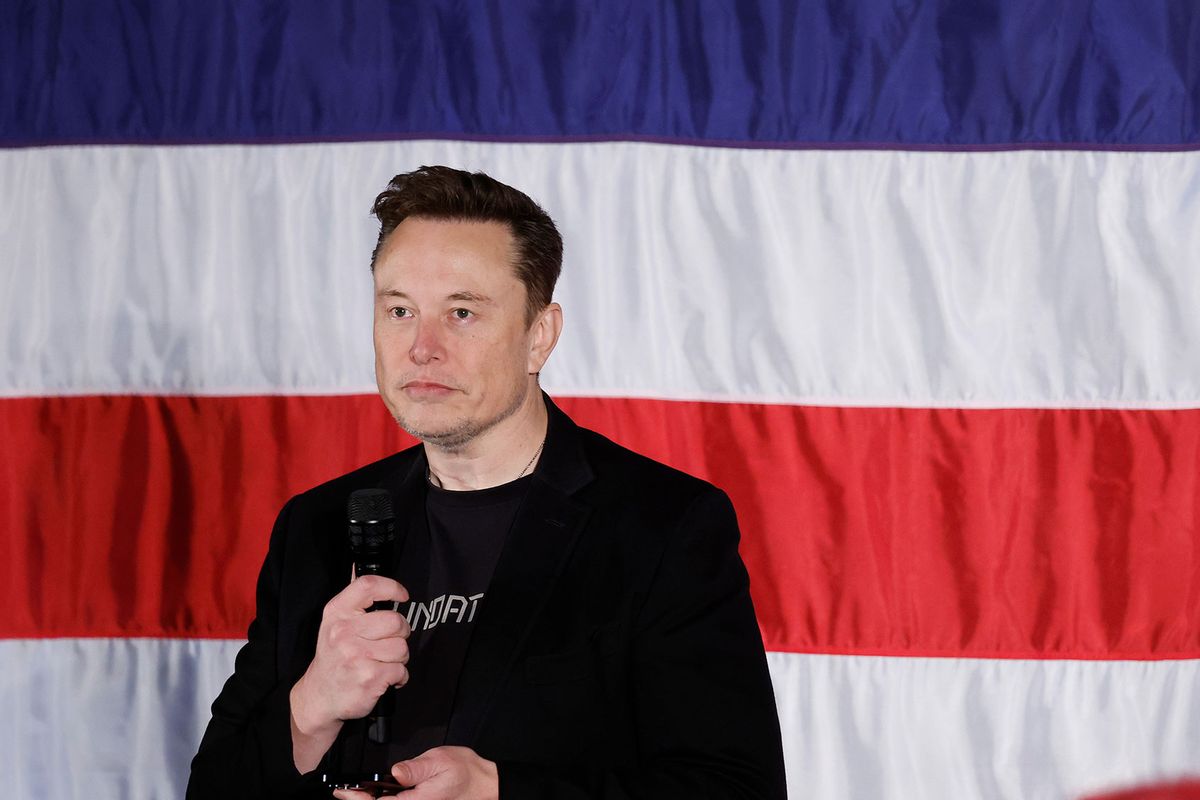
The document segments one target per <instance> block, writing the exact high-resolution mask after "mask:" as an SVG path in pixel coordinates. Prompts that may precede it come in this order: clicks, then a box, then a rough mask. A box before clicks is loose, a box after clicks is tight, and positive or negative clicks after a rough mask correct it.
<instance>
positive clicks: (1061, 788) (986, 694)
mask: <svg viewBox="0 0 1200 800" xmlns="http://www.w3.org/2000/svg"><path fill="white" fill-rule="evenodd" d="M768 660H769V663H770V667H771V676H772V679H773V681H774V683H775V692H776V701H777V704H778V706H779V716H780V724H781V725H782V728H783V739H784V753H785V759H786V762H787V771H788V785H789V786H790V787H791V791H792V794H793V796H796V797H819V798H830V799H832V798H856V799H857V798H862V799H863V800H867V798H879V797H888V798H912V797H922V798H924V797H928V798H952V797H953V798H967V797H970V798H1006V799H1007V798H1011V799H1012V800H1038V799H1039V798H1045V799H1046V800H1051V799H1053V800H1063V799H1064V798H1072V797H1079V796H1081V795H1083V794H1084V793H1091V792H1096V791H1101V790H1105V789H1109V790H1111V789H1113V788H1119V787H1125V786H1129V785H1136V784H1138V783H1141V782H1148V781H1159V780H1163V779H1165V778H1169V777H1173V776H1178V775H1185V774H1187V773H1189V772H1192V773H1194V772H1195V771H1196V769H1197V767H1198V765H1200V764H1198V762H1197V755H1196V754H1197V753H1200V715H1198V714H1197V713H1196V709H1197V708H1200V661H1034V660H1008V659H1005V660H989V659H954V658H894V657H872V656H829V655H798V654H789V653H768Z"/></svg>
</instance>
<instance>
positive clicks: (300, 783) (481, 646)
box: [188, 398, 785, 800]
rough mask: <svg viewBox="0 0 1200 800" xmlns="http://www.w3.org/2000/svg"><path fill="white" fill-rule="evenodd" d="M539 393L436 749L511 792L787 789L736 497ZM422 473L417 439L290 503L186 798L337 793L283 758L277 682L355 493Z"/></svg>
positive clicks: (408, 482) (313, 613)
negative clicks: (541, 413) (527, 449)
mask: <svg viewBox="0 0 1200 800" xmlns="http://www.w3.org/2000/svg"><path fill="white" fill-rule="evenodd" d="M546 404H547V408H548V409H549V413H550V422H549V430H548V434H547V439H546V445H545V449H544V452H543V454H542V457H541V460H540V462H539V463H538V466H537V468H536V469H535V470H534V473H533V480H532V485H531V488H530V490H529V495H528V496H527V498H526V500H525V502H524V504H523V506H522V507H521V510H520V511H519V512H518V516H517V519H516V522H515V523H514V525H513V529H512V532H511V533H510V535H509V540H508V542H507V543H506V545H505V548H504V551H503V553H502V554H501V557H500V561H499V563H498V564H497V566H496V571H495V574H494V576H493V578H492V583H491V585H490V586H489V588H488V590H487V597H486V600H485V602H484V603H483V604H482V605H481V606H480V612H479V617H478V619H477V620H476V626H475V630H474V633H473V636H472V639H471V643H470V647H469V649H468V652H467V656H466V660H465V662H464V665H463V671H462V674H461V677H460V679H459V687H458V692H457V696H456V701H455V710H454V714H453V717H452V719H451V721H450V727H449V732H448V737H447V744H459V745H465V746H468V747H471V748H473V749H474V750H475V751H476V752H478V753H479V754H480V755H481V756H483V757H485V758H488V759H491V760H493V761H495V762H497V764H498V766H499V775H500V795H501V797H502V798H506V799H507V798H614V799H615V798H654V800H663V798H689V800H692V799H693V798H717V797H730V798H733V797H737V798H755V799H756V800H759V799H761V798H782V797H784V796H785V789H784V776H783V756H782V749H781V746H780V738H779V722H778V718H777V715H776V711H775V701H774V696H773V693H772V688H771V682H770V676H769V674H768V672H767V666H766V659H765V656H764V653H763V645H762V639H761V637H760V635H759V630H758V626H757V623H756V622H755V618H754V610H753V608H752V606H751V603H750V594H749V580H748V578H747V575H746V570H745V567H744V566H743V564H742V561H741V559H740V558H739V557H738V554H737V542H738V528H737V521H736V519H735V517H734V512H733V508H732V506H731V505H730V503H729V500H728V498H727V497H726V496H725V494H724V493H723V492H721V491H720V490H718V489H716V488H715V487H713V486H712V485H710V484H708V483H705V482H704V481H701V480H699V479H697V478H693V477H690V476H688V475H685V474H684V473H681V472H678V471H676V470H673V469H670V468H669V467H666V466H664V465H662V464H659V463H657V462H654V461H651V460H650V459H647V458H644V457H642V456H639V455H637V454H635V453H633V452H631V451H629V450H626V449H624V448H622V447H619V446H617V445H616V444H614V443H612V442H611V441H609V440H608V439H605V438H604V437H602V436H600V435H599V434H596V433H593V432H592V431H588V430H585V429H582V428H579V427H577V426H576V425H575V424H574V423H573V422H571V420H570V419H569V418H568V417H567V416H566V415H565V414H563V413H562V412H561V411H559V410H558V408H557V407H556V406H555V405H554V404H553V403H552V402H551V401H550V399H549V398H546ZM425 470H426V461H425V455H424V449H423V448H421V447H419V446H418V447H414V448H410V449H408V450H405V451H403V452H401V453H397V454H396V455H394V456H391V457H389V458H386V459H383V460H382V461H379V462H376V463H374V464H371V465H369V466H366V467H363V468H362V469H359V470H356V471H354V472H352V473H350V474H348V475H345V476H343V477H341V478H338V479H336V480H333V481H331V482H329V483H326V484H323V485H322V486H318V487H317V488H315V489H312V490H311V491H308V492H305V493H304V494H301V495H298V496H296V497H294V498H292V500H290V501H289V502H288V503H287V505H286V506H285V507H284V509H283V511H282V512H281V513H280V515H279V519H278V521H277V522H276V525H275V529H274V532H273V533H272V535H271V544H270V550H269V552H268V554H267V558H266V562H265V563H264V565H263V569H262V573H261V575H260V576H259V581H258V596H257V602H258V607H257V616H256V617H255V619H254V622H253V623H251V625H250V629H249V634H248V640H249V641H248V642H247V644H246V645H245V646H244V647H243V648H242V650H241V651H240V652H239V653H238V656H237V661H236V666H235V670H234V674H233V676H232V677H231V678H230V679H229V680H228V682H227V683H226V684H225V687H224V688H223V689H222V691H221V694H220V695H219V696H218V697H217V699H216V701H215V702H214V703H213V707H212V711H213V717H212V721H211V722H210V723H209V725H208V729H207V731H206V732H205V734H204V739H203V741H202V742H201V745H200V750H199V752H198V753H197V754H196V757H195V759H194V760H193V761H192V775H191V780H190V782H189V785H188V797H189V798H208V797H213V798H218V797H219V798H227V797H241V796H246V797H274V796H279V797H310V796H311V797H328V793H327V792H325V791H324V790H323V789H322V788H321V787H320V785H319V784H318V783H317V781H316V776H315V775H314V774H309V775H306V776H301V775H298V774H297V772H296V769H295V767H294V765H293V762H292V751H291V731H290V727H289V724H290V723H289V708H288V692H289V691H290V690H291V687H292V685H293V684H294V683H295V682H296V681H297V680H298V679H299V678H300V676H301V675H302V674H303V673H304V670H305V669H306V668H307V666H308V663H309V661H310V660H311V658H312V654H313V650H314V648H315V646H316V637H317V630H318V628H319V626H320V621H321V611H322V608H323V606H324V604H325V602H326V601H327V600H328V599H329V598H330V597H332V596H333V595H334V594H336V593H337V592H338V591H340V590H341V589H342V588H343V587H344V586H345V584H346V581H347V576H348V575H349V573H350V554H349V548H348V544H347V541H346V538H347V537H346V533H345V526H346V523H345V508H346V500H347V497H348V496H349V494H350V493H351V492H352V491H354V490H355V489H361V488H366V487H383V488H387V489H389V490H391V491H392V492H393V493H394V494H395V496H396V500H397V507H398V508H405V507H411V506H409V505H407V504H410V503H412V502H416V501H419V498H420V497H421V492H422V490H423V487H422V481H424V480H425V474H426V472H425ZM400 516H403V515H400ZM401 691H403V690H401Z"/></svg>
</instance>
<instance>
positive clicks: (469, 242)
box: [375, 218, 557, 450]
mask: <svg viewBox="0 0 1200 800" xmlns="http://www.w3.org/2000/svg"><path fill="white" fill-rule="evenodd" d="M513 261H514V243H513V238H512V234H511V233H510V232H509V229H508V226H506V225H503V224H501V223H496V222H456V221H447V220H436V219H422V218H409V219H406V220H405V221H404V222H402V223H400V225H398V226H397V227H396V229H395V230H394V231H392V233H391V235H389V236H388V238H387V240H386V241H385V242H384V246H383V250H382V251H381V252H380V254H379V257H378V259H377V260H376V263H375V380H376V382H377V383H378V385H379V393H380V395H382V397H383V402H384V403H385V404H386V405H387V407H388V410H389V411H391V412H392V416H393V417H395V418H396V421H397V422H398V423H400V426H401V427H402V428H404V429H405V430H406V431H408V432H409V433H411V434H412V435H413V436H416V437H417V438H418V439H421V440H422V441H426V442H429V443H431V444H435V445H439V446H441V447H445V448H447V449H450V450H457V449H461V448H462V447H463V446H464V445H466V444H467V443H468V442H470V441H471V440H472V439H474V438H475V437H476V436H478V435H479V434H481V433H484V432H485V431H488V430H490V429H491V428H492V427H493V426H495V425H496V424H498V423H500V422H503V421H504V420H505V419H507V418H509V417H510V416H511V415H512V414H513V413H514V412H516V411H517V410H518V409H519V408H521V405H522V403H523V402H524V401H525V400H526V398H527V397H528V395H529V393H530V392H531V391H536V390H537V384H536V379H535V377H534V373H537V372H538V371H539V370H541V368H542V365H543V363H544V362H545V360H546V358H547V357H548V356H549V354H550V349H551V348H553V346H554V342H553V341H550V343H549V347H546V346H544V345H545V342H544V341H543V339H544V334H545V330H544V328H545V325H544V321H543V320H541V317H539V320H536V321H535V322H534V324H533V325H532V326H527V325H526V324H525V296H526V295H525V286H524V284H522V283H521V281H520V280H519V279H518V278H517V276H516V273H515V272H514V270H513V266H512V265H513ZM543 313H545V312H543ZM554 333H555V337H554V338H556V334H557V330H555V331H554Z"/></svg>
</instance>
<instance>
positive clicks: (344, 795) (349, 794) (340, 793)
mask: <svg viewBox="0 0 1200 800" xmlns="http://www.w3.org/2000/svg"><path fill="white" fill-rule="evenodd" d="M333 796H334V797H336V798H338V800H374V799H373V798H372V797H371V795H369V794H367V793H366V792H359V791H356V790H354V789H338V790H337V791H335V792H334V793H333Z"/></svg>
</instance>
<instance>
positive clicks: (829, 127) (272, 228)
mask: <svg viewBox="0 0 1200 800" xmlns="http://www.w3.org/2000/svg"><path fill="white" fill-rule="evenodd" d="M422 164H448V165H452V166H457V167H462V168H467V169H472V170H476V169H478V170H484V171H486V172H488V173H490V174H492V175H493V176H495V177H497V178H499V179H500V180H503V181H505V182H508V183H511V184H513V185H515V186H517V187H519V188H521V189H522V190H524V191H526V192H527V193H528V194H530V195H531V196H532V197H534V198H535V199H537V200H538V201H539V202H541V203H542V204H543V205H544V206H545V207H546V209H547V210H548V211H549V212H550V214H551V215H552V216H553V217H554V218H555V220H556V221H557V222H558V223H559V225H560V228H561V229H562V232H563V235H564V238H565V241H566V259H565V267H564V272H563V278H562V281H561V283H560V286H559V290H558V292H557V295H556V299H558V300H559V301H560V302H561V303H562V305H563V307H564V309H565V316H566V328H565V331H564V334H563V338H562V340H561V341H560V343H559V346H558V349H557V351H556V352H555V353H554V355H553V356H552V358H551V361H550V365H549V367H548V368H547V369H546V371H545V372H544V373H543V385H544V387H545V388H546V389H547V391H548V392H549V393H550V394H551V395H552V396H553V397H555V398H556V400H557V401H559V402H560V405H561V406H562V407H563V408H564V410H566V411H567V412H568V413H569V414H571V415H572V416H573V417H574V418H575V420H576V421H578V422H579V423H581V424H583V425H585V426H588V427H592V428H594V429H596V430H599V431H601V432H602V433H604V434H606V435H608V436H610V437H611V438H613V439H615V440H617V441H618V442H620V443H622V444H625V445H626V446H628V447H631V448H633V449H635V450H638V451H640V452H643V453H646V454H648V455H650V456H652V457H655V458H658V459H660V460H662V461H665V462H667V463H669V464H672V465H674V466H677V467H680V468H682V469H685V470H687V471H689V472H692V473H694V474H697V475H700V476H701V477H704V478H706V479H708V480H710V481H712V482H714V483H716V484H717V485H718V486H720V487H722V488H723V489H725V490H726V491H727V492H728V493H729V494H730V496H731V497H732V499H733V501H734V504H735V506H736V508H737V511H738V515H739V520H740V523H741V527H742V534H743V539H742V555H743V558H744V559H745V561H746V563H747V566H748V567H749V570H750V574H751V580H752V592H753V597H754V601H755V606H756V609H757V612H758V616H759V621H760V624H761V626H762V632H763V637H764V641H765V643H766V646H767V649H768V660H769V663H770V668H771V673H772V678H773V681H774V685H775V692H776V699H777V701H778V705H779V712H780V720H781V723H782V728H783V736H784V748H785V755H786V759H787V773H788V780H789V789H790V793H791V795H792V796H793V797H795V798H802V797H815V798H1077V797H1082V796H1085V795H1098V794H1104V793H1110V792H1117V791H1120V790H1126V789H1131V788H1133V787H1138V786H1148V785H1153V784H1164V783H1166V784H1171V783H1174V782H1176V781H1182V780H1186V779H1188V777H1189V776H1192V777H1195V776H1196V775H1198V774H1200V530H1198V528H1197V523H1198V519H1200V5H1197V4H1196V3H1194V2H1192V0H1175V1H1174V2H1170V1H1169V0H1163V1H1162V2H1146V3H1129V2H1123V1H1122V0H1096V1H1095V2H1085V1H1084V0H1066V2H1056V3H1052V2H1007V1H1003V2H1002V1H1000V0H994V1H992V0H977V1H975V2H949V1H948V0H947V1H944V2H911V1H910V0H859V1H858V2H848V3H839V2H832V0H830V1H829V2H822V3H810V2H805V3H785V2H761V3H734V2H723V3H717V2H684V1H683V0H679V2H646V3H641V2H628V1H627V2H616V3H614V2H603V1H602V0H581V1H580V2H574V3H568V2H545V3H537V2H530V1H529V0H508V1H507V2H495V3H483V2H480V3H469V2H455V1H454V0H435V1H433V2H420V3H400V2H383V0H373V1H372V2H366V1H365V0H364V1H363V2H346V3H338V2H328V0H325V1H324V2H299V3H292V4H275V3H258V2H235V0H222V1H220V2H211V3H182V2H122V0H92V1H91V2H82V0H62V2H55V3H40V2H16V1H15V0H8V1H7V2H3V3H0V265H2V266H0V709H2V711H3V713H2V714H0V796H2V797H14V798H15V797H37V796H42V797H58V798H89V799H90V798H171V797H181V796H182V794H183V786H184V784H185V782H186V778H187V771H188V763H189V760H190V758H191V756H192V754H193V753H194V751H195V748H196V746H197V744H198V742H199V737H200V734H201V732H202V730H203V726H204V724H205V723H206V721H207V718H208V705H209V704H210V703H211V702H212V699H213V698H214V697H215V696H216V694H217V692H218V691H219V689H220V686H221V684H222V682H223V681H224V679H225V678H226V677H227V675H228V674H229V673H230V671H231V669H232V663H233V656H234V654H235V653H236V651H237V649H238V647H239V646H240V644H241V641H242V640H243V639H244V636H245V631H246V626H247V624H248V623H249V621H250V619H251V617H252V616H253V611H254V609H253V586H254V580H255V576H256V574H257V571H258V568H259V566H260V564H261V562H262V558H263V556H264V554H265V551H266V544H267V536H268V533H269V530H270V525H271V522H272V520H273V518H274V515H275V513H276V512H277V511H278V509H279V507H280V506H281V504H282V503H283V501H284V500H285V499H286V498H287V497H288V496H290V495H291V494H293V493H295V492H298V491H301V490H303V489H305V488H308V487H310V486H313V485H315V484H317V483H320V482H322V481H325V480H327V479H329V478H331V477H333V476H336V475H338V474H340V473H342V472H344V471H346V470H349V469H351V468H353V467H355V466H358V465H361V464H364V463H367V462H369V461H372V460H374V459H376V458H379V457H382V456H384V455H386V454H388V453H391V452H394V451H395V450H396V449H397V448H400V447H403V446H406V445H408V444H410V443H411V440H409V439H408V438H407V437H406V436H405V435H404V434H403V433H401V432H399V431H398V430H397V429H396V427H395V425H394V423H393V422H392V421H391V419H390V418H389V417H388V415H387V413H386V411H385V410H384V408H383V405H382V403H381V402H380V401H379V399H378V397H377V396H376V395H375V388H374V378H373V373H372V364H373V360H372V353H371V336H370V324H371V296H370V276H369V273H368V267H367V265H368V260H369V256H370V252H371V248H372V246H373V244H374V237H375V233H376V230H377V228H376V225H375V223H374V221H373V220H372V219H371V218H370V216H369V215H368V209H369V207H370V204H371V201H372V200H373V198H374V196H375V194H376V193H377V192H378V191H380V190H381V189H382V188H383V187H384V185H385V184H386V182H387V180H388V179H389V178H390V177H391V176H392V175H394V174H396V173H398V172H403V171H408V170H410V169H414V168H416V167H417V166H419V165H422ZM331 535H342V532H340V531H332V532H331ZM697 702H703V698H697ZM1194 786H1195V784H1193V787H1194ZM1188 791H1189V789H1187V788H1186V787H1185V786H1184V784H1180V785H1179V786H1178V787H1177V792H1178V793H1177V795H1176V796H1183V795H1184V794H1185V793H1187V792H1188ZM1191 791H1194V788H1193V789H1192V790H1191Z"/></svg>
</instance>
